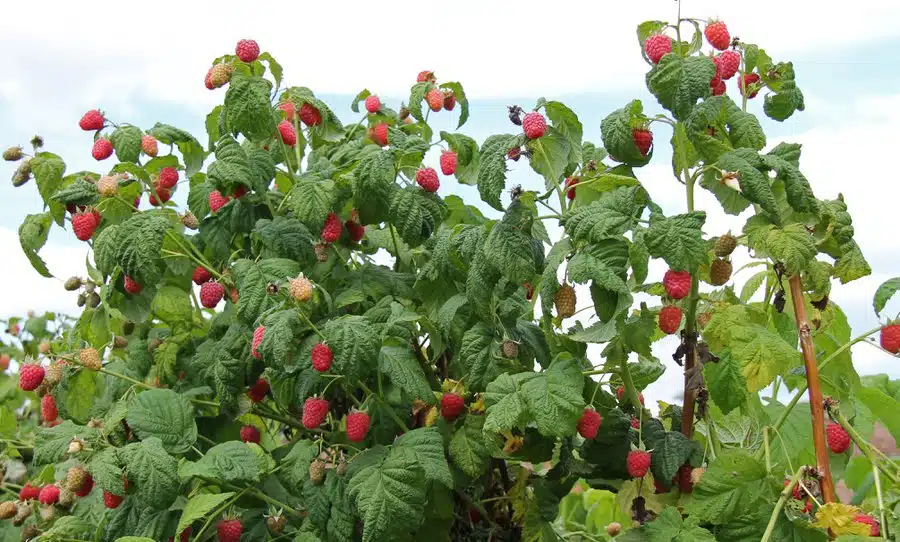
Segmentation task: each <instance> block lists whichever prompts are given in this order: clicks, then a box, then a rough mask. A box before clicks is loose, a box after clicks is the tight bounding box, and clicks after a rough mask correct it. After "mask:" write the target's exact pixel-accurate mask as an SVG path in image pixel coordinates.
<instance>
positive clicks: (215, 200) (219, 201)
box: [209, 190, 231, 213]
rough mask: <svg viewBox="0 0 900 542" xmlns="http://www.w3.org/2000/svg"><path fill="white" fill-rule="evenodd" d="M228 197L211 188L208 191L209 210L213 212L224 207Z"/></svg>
mask: <svg viewBox="0 0 900 542" xmlns="http://www.w3.org/2000/svg"><path fill="white" fill-rule="evenodd" d="M230 199H231V198H227V197H225V196H223V195H222V193H221V192H219V191H218V190H213V191H212V192H210V193H209V210H210V211H212V212H214V213H215V212H216V211H218V210H219V209H221V208H222V207H224V206H225V204H226V203H228V201H229V200H230Z"/></svg>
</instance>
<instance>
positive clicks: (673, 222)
mask: <svg viewBox="0 0 900 542" xmlns="http://www.w3.org/2000/svg"><path fill="white" fill-rule="evenodd" d="M704 222H706V213H705V212H703V211H694V212H692V213H685V214H681V215H675V216H671V217H669V218H665V217H662V216H660V215H654V216H651V220H650V228H648V229H647V232H646V233H645V234H644V243H645V244H646V245H647V250H648V251H649V252H650V255H651V256H653V257H654V258H662V259H664V260H665V261H666V263H668V264H669V267H671V268H672V269H676V270H688V271H692V270H694V269H696V268H697V267H698V266H699V265H700V264H701V263H705V261H706V245H705V244H704V241H703V229H702V228H703V224H704Z"/></svg>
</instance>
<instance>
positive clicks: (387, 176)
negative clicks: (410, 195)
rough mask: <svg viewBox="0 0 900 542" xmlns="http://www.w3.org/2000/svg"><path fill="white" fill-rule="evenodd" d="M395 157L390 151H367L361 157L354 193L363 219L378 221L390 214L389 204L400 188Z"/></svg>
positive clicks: (355, 176)
mask: <svg viewBox="0 0 900 542" xmlns="http://www.w3.org/2000/svg"><path fill="white" fill-rule="evenodd" d="M396 177H397V171H396V170H395V169H394V159H393V155H392V154H391V152H390V151H378V152H374V153H370V154H367V155H366V156H364V157H363V158H362V160H360V161H359V165H358V166H357V167H356V169H355V170H354V176H353V197H354V200H355V202H356V208H357V210H358V211H359V219H360V223H361V224H363V225H367V224H378V223H380V222H383V221H384V220H385V219H386V218H387V217H388V216H389V215H388V207H389V206H390V204H391V199H392V197H393V195H394V192H395V191H396V190H397V186H396V184H395V179H396Z"/></svg>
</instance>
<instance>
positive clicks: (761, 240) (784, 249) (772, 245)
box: [744, 215, 818, 274]
mask: <svg viewBox="0 0 900 542" xmlns="http://www.w3.org/2000/svg"><path fill="white" fill-rule="evenodd" d="M744 233H745V234H746V235H747V241H748V242H747V246H749V247H750V248H752V249H753V250H754V251H756V252H757V254H761V255H766V254H767V255H769V256H771V257H772V259H774V260H776V261H780V262H782V263H784V264H785V266H787V269H788V271H789V272H790V273H791V274H798V273H800V272H801V271H803V270H805V269H806V267H807V265H808V264H809V263H810V262H811V261H812V260H813V259H814V258H815V256H816V254H817V253H818V250H817V249H816V245H815V242H814V240H813V238H812V236H811V235H810V234H809V232H808V231H807V230H806V226H804V225H803V224H797V223H793V224H788V225H786V226H784V227H783V228H781V227H778V226H775V225H774V224H772V223H771V222H769V221H768V220H767V219H766V217H765V216H761V215H755V216H752V217H750V219H748V220H747V223H746V224H745V225H744Z"/></svg>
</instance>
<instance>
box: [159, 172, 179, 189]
mask: <svg viewBox="0 0 900 542" xmlns="http://www.w3.org/2000/svg"><path fill="white" fill-rule="evenodd" d="M176 184H178V170H177V169H175V168H173V167H164V168H162V169H161V170H159V186H161V187H163V188H175V185H176Z"/></svg>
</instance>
